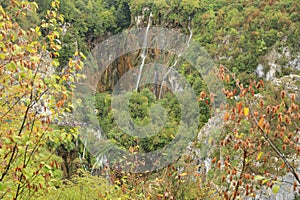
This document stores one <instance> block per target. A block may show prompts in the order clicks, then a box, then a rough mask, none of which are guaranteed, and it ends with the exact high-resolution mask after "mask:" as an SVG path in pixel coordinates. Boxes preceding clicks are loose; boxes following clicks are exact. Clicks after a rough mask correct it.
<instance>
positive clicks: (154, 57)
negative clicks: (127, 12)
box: [85, 7, 189, 96]
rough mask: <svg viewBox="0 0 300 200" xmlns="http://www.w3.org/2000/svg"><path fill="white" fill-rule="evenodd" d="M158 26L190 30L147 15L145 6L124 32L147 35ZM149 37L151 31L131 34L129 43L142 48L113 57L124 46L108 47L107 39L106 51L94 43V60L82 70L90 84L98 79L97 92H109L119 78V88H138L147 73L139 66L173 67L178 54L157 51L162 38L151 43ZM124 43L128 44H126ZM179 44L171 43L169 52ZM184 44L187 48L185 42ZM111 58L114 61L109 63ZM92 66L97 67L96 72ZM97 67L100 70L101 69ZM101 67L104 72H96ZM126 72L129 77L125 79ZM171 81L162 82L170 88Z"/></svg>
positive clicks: (93, 83)
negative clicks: (140, 80) (120, 82)
mask: <svg viewBox="0 0 300 200" xmlns="http://www.w3.org/2000/svg"><path fill="white" fill-rule="evenodd" d="M157 27H163V28H164V27H165V28H169V29H172V30H174V31H178V32H182V28H183V27H185V29H186V30H188V29H189V27H188V23H183V24H179V23H178V22H176V21H171V22H164V21H162V20H161V19H160V17H159V16H153V15H152V13H150V12H149V8H147V7H146V8H144V9H143V13H142V15H138V16H132V22H131V26H130V28H129V29H127V30H125V34H126V32H130V31H132V30H141V32H140V33H142V34H147V33H146V32H148V30H149V29H152V28H157ZM140 33H139V34H140ZM151 34H153V33H152V32H151V30H150V31H149V35H136V36H135V35H134V34H132V35H133V37H136V38H133V39H132V40H131V41H132V42H134V43H139V44H140V45H137V46H140V47H142V48H140V49H136V50H134V51H130V52H128V53H125V54H124V55H120V56H118V55H116V52H114V50H113V49H116V48H117V49H120V48H124V49H126V48H128V47H127V46H126V45H125V44H119V43H118V44H114V43H113V42H112V43H111V44H109V42H111V40H110V39H109V38H108V40H106V41H105V42H108V44H106V47H108V48H106V49H101V43H98V44H99V45H97V44H96V45H95V48H93V50H92V56H93V61H92V62H90V63H88V65H89V66H88V67H87V69H85V70H87V72H86V73H87V74H88V77H89V79H90V80H88V81H89V82H90V85H95V82H97V81H98V80H100V81H99V82H98V84H97V89H98V91H99V92H104V91H112V90H113V89H114V87H115V86H116V84H117V83H118V81H119V80H120V79H121V78H122V85H120V87H123V88H134V87H135V86H136V85H138V83H137V82H138V79H139V75H140V73H141V75H142V76H143V74H144V73H146V72H144V70H146V67H145V69H144V70H143V69H142V71H141V67H142V68H143V66H146V65H151V66H153V64H155V63H156V64H160V65H163V66H165V67H171V66H172V67H176V65H177V61H178V60H179V58H180V56H178V54H175V53H174V52H171V51H166V50H163V49H160V47H159V46H160V44H159V43H160V42H164V40H165V38H162V39H161V40H160V41H154V40H152V38H153V37H152V35H151ZM187 38H188V37H187ZM126 42H127V43H128V41H126ZM181 42H182V41H178V44H176V43H174V44H172V46H171V47H170V48H169V49H176V48H178V46H179V47H180V46H182V44H179V43H181ZM183 42H185V43H186V45H188V44H187V41H183ZM144 43H145V44H146V46H145V48H144V47H143V46H144V45H145V44H144ZM122 45H123V46H122ZM129 46H130V44H129ZM149 46H151V48H147V47H149ZM185 47H187V46H185ZM104 51H105V52H104ZM104 55H105V56H104ZM105 58H107V59H108V60H109V62H106V61H104V59H105ZM111 58H116V59H114V60H110V59H111ZM103 63H108V65H106V66H103ZM178 64H179V63H178ZM95 66H97V67H98V69H97V67H95ZM99 67H100V68H101V69H100V70H99ZM104 68H105V71H104V72H100V73H99V71H102V70H103V69H104ZM129 71H130V75H127V76H124V75H125V74H126V73H127V72H129ZM148 76H149V74H148ZM151 76H152V75H151ZM159 76H161V75H159ZM157 78H158V79H159V80H162V78H163V77H162V76H161V77H156V78H155V75H154V74H153V79H152V80H154V81H155V79H157ZM150 79H151V78H150ZM171 79H172V78H171V77H167V78H166V80H165V82H166V84H168V83H170V84H169V85H171V82H172V81H171ZM156 81H158V80H156ZM158 84H159V83H158ZM154 87H157V86H150V89H151V90H152V91H153V92H154V90H155V88H154ZM164 88H165V87H164ZM161 89H163V88H161ZM165 91H166V90H164V91H162V92H163V93H164V92H165ZM159 92H160V91H159V89H158V90H156V95H157V96H158V94H159Z"/></svg>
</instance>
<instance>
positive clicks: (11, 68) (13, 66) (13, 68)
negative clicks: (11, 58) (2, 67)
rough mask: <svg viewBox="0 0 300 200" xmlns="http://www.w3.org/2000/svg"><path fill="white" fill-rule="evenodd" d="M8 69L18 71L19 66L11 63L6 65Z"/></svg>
mask: <svg viewBox="0 0 300 200" xmlns="http://www.w3.org/2000/svg"><path fill="white" fill-rule="evenodd" d="M6 68H7V69H8V70H10V71H12V70H16V69H17V66H16V64H15V63H13V62H10V63H8V64H6Z"/></svg>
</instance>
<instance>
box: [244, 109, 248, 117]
mask: <svg viewBox="0 0 300 200" xmlns="http://www.w3.org/2000/svg"><path fill="white" fill-rule="evenodd" d="M244 115H245V116H248V115H249V108H244Z"/></svg>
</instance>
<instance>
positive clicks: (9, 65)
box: [0, 0, 82, 199]
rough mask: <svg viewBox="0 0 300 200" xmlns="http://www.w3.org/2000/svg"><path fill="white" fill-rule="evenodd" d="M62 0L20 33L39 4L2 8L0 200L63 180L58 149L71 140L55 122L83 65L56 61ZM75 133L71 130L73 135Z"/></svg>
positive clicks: (66, 107) (66, 105)
mask: <svg viewBox="0 0 300 200" xmlns="http://www.w3.org/2000/svg"><path fill="white" fill-rule="evenodd" d="M58 7H59V1H56V0H55V1H53V2H52V3H51V10H49V11H48V12H47V15H46V16H45V17H44V19H43V20H42V21H40V25H39V26H36V27H32V28H26V29H25V28H22V27H21V26H20V25H19V24H18V21H22V20H24V19H26V16H27V15H30V14H33V15H34V14H35V13H36V10H37V8H38V6H37V4H36V3H35V2H26V1H12V2H11V4H10V5H9V6H7V7H6V8H5V10H4V8H2V7H0V33H1V34H0V49H1V51H0V91H1V92H0V105H1V107H0V124H1V127H0V136H1V141H0V160H1V167H0V198H4V199H19V198H22V199H23V198H24V199H26V198H27V199H28V198H30V197H32V195H34V193H35V192H37V191H38V190H42V189H45V188H49V187H54V186H55V185H57V183H58V182H59V181H60V177H61V171H60V165H59V162H60V159H59V157H57V156H55V150H56V148H57V146H59V145H60V144H61V143H63V142H66V141H68V140H70V139H72V137H73V136H72V133H67V132H66V131H65V130H57V129H56V128H55V127H54V126H53V121H54V120H59V119H60V116H61V114H62V113H65V112H67V111H68V110H70V107H71V103H70V102H71V101H70V97H71V91H72V88H74V81H75V79H77V78H79V76H77V75H76V77H74V74H75V72H76V70H80V69H81V67H82V63H81V61H80V60H78V59H77V60H70V61H69V64H68V65H67V66H65V67H64V68H63V70H62V69H61V68H60V64H59V62H58V57H59V53H58V51H59V50H60V48H61V45H60V41H59V38H60V34H61V31H62V30H61V28H60V24H61V23H62V22H63V17H62V16H61V15H59V14H58V13H57V10H58ZM75 133H76V129H73V135H75Z"/></svg>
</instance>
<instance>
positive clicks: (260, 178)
mask: <svg viewBox="0 0 300 200" xmlns="http://www.w3.org/2000/svg"><path fill="white" fill-rule="evenodd" d="M262 179H264V177H263V176H260V175H256V176H254V180H257V181H260V180H262Z"/></svg>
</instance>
